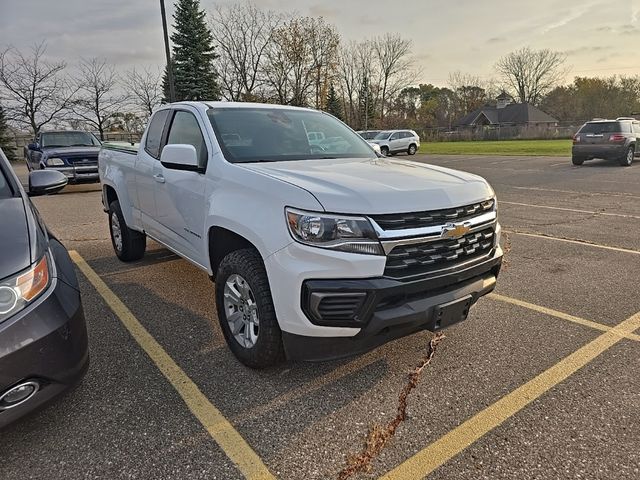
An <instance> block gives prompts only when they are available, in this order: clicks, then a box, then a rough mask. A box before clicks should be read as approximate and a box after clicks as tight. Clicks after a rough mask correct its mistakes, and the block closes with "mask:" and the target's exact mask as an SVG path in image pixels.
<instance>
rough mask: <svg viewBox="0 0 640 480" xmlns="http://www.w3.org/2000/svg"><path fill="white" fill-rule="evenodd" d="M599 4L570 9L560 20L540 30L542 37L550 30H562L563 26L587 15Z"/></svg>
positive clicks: (592, 3)
mask: <svg viewBox="0 0 640 480" xmlns="http://www.w3.org/2000/svg"><path fill="white" fill-rule="evenodd" d="M598 3H599V2H595V3H594V2H591V3H586V4H584V5H580V6H579V7H576V8H572V9H570V10H569V12H568V13H567V14H566V15H565V16H564V17H562V18H560V19H559V20H557V21H555V22H552V23H550V24H548V25H546V26H544V27H543V28H542V30H541V33H542V35H546V34H547V33H549V32H550V31H552V30H556V29H558V28H562V27H564V26H565V25H567V24H569V23H571V22H573V21H575V20H578V19H579V18H580V17H582V16H584V15H585V14H586V13H588V12H589V11H591V10H592V9H593V7H595V6H596V5H598Z"/></svg>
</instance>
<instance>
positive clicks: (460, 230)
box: [442, 223, 471, 238]
mask: <svg viewBox="0 0 640 480" xmlns="http://www.w3.org/2000/svg"><path fill="white" fill-rule="evenodd" d="M470 230H471V227H470V226H469V224H468V223H447V224H446V225H445V226H444V227H442V238H460V237H464V236H465V235H466V234H467V233H469V231H470Z"/></svg>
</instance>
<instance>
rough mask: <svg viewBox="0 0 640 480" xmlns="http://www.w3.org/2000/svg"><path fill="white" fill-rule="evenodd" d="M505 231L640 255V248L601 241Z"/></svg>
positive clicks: (511, 232) (505, 230)
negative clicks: (635, 248) (624, 246)
mask: <svg viewBox="0 0 640 480" xmlns="http://www.w3.org/2000/svg"><path fill="white" fill-rule="evenodd" d="M502 231H503V232H504V233H508V234H513V235H521V236H523V237H532V238H542V239H545V240H555V241H557V242H565V243H573V244H575V245H582V246H583V247H593V248H602V249H604V250H611V251H614V252H622V253H631V254H633V255H640V250H631V249H629V248H620V247H611V246H609V245H602V244H601V243H595V242H589V241H587V240H576V239H573V238H562V237H554V236H552V235H546V234H543V233H529V232H521V231H519V230H507V229H504V230H502Z"/></svg>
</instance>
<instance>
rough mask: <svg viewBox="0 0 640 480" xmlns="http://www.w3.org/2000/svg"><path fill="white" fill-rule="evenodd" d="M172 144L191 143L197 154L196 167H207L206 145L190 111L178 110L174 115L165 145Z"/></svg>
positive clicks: (196, 121)
mask: <svg viewBox="0 0 640 480" xmlns="http://www.w3.org/2000/svg"><path fill="white" fill-rule="evenodd" d="M174 144H183V145H193V146H194V147H195V148H196V153H197V154H198V167H200V168H207V157H208V153H207V146H206V144H205V143H204V137H203V136H202V130H200V125H198V120H196V117H195V116H194V115H193V114H192V113H190V112H185V111H182V110H178V111H177V112H176V114H175V115H174V117H173V122H171V130H169V137H168V138H167V145H174Z"/></svg>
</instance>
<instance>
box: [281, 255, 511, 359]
mask: <svg viewBox="0 0 640 480" xmlns="http://www.w3.org/2000/svg"><path fill="white" fill-rule="evenodd" d="M498 271H499V264H498V266H497V267H495V268H494V270H493V271H492V272H487V273H485V274H484V275H481V276H477V277H474V278H472V279H469V280H467V281H466V282H463V283H461V284H456V285H454V286H450V287H449V288H444V289H439V290H436V291H432V292H423V293H422V295H421V296H417V297H414V298H411V297H406V301H405V302H403V303H401V304H398V305H393V306H388V307H387V306H385V307H384V308H380V309H376V310H375V311H374V312H373V314H372V315H371V318H370V319H369V321H368V322H367V324H366V326H364V327H363V328H362V329H361V331H360V333H358V334H357V335H356V336H354V337H307V336H301V335H294V334H291V333H288V332H283V333H282V338H283V342H284V347H285V352H286V354H287V358H288V359H289V360H292V361H299V360H301V361H324V360H333V359H339V358H344V357H349V356H352V355H356V354H359V353H364V352H366V351H368V350H372V349H373V348H376V347H378V346H380V345H382V344H384V343H387V342H389V341H391V340H395V339H397V338H401V337H404V336H407V335H410V334H412V333H416V332H419V331H421V330H430V331H437V330H440V329H442V328H445V327H446V326H449V325H440V324H439V323H438V318H437V316H436V315H435V311H436V308H437V307H439V306H442V305H446V304H449V303H451V302H454V301H456V300H460V299H466V298H469V299H470V305H473V304H474V303H475V302H477V301H478V299H480V297H482V296H484V295H486V294H488V293H490V292H491V291H493V289H494V288H495V285H496V277H497V272H498ZM460 320H462V317H461V318H460Z"/></svg>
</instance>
